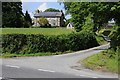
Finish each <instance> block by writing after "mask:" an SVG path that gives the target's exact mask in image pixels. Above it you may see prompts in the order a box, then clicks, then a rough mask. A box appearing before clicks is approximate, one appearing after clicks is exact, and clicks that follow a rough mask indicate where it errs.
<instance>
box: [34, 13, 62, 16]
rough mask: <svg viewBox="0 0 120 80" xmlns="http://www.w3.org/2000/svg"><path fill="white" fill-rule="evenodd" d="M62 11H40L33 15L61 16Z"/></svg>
mask: <svg viewBox="0 0 120 80" xmlns="http://www.w3.org/2000/svg"><path fill="white" fill-rule="evenodd" d="M62 14H63V13H62V12H40V13H36V14H34V17H61V16H62Z"/></svg>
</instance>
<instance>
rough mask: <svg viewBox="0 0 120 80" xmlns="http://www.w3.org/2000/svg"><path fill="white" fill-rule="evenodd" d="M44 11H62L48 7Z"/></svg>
mask: <svg viewBox="0 0 120 80" xmlns="http://www.w3.org/2000/svg"><path fill="white" fill-rule="evenodd" d="M44 12H60V11H59V10H58V9H54V8H48V9H46V10H45V11H44Z"/></svg>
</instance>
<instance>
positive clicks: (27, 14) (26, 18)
mask: <svg viewBox="0 0 120 80" xmlns="http://www.w3.org/2000/svg"><path fill="white" fill-rule="evenodd" d="M25 21H26V23H27V24H29V25H28V27H30V26H32V24H33V23H32V19H31V17H30V14H29V13H28V11H26V13H25Z"/></svg>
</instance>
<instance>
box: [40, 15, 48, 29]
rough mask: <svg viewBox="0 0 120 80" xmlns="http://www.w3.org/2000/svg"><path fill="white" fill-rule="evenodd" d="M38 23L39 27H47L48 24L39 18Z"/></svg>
mask: <svg viewBox="0 0 120 80" xmlns="http://www.w3.org/2000/svg"><path fill="white" fill-rule="evenodd" d="M38 23H39V24H40V26H41V27H47V26H49V22H48V20H47V19H46V18H43V17H42V18H39V20H38Z"/></svg>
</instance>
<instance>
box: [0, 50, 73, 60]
mask: <svg viewBox="0 0 120 80" xmlns="http://www.w3.org/2000/svg"><path fill="white" fill-rule="evenodd" d="M70 52H72V51H66V52H55V53H51V52H40V53H31V54H14V53H5V54H4V53H3V54H2V56H1V58H13V57H33V56H52V55H60V54H67V53H70Z"/></svg>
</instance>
